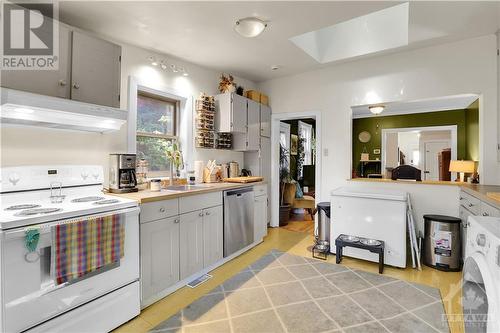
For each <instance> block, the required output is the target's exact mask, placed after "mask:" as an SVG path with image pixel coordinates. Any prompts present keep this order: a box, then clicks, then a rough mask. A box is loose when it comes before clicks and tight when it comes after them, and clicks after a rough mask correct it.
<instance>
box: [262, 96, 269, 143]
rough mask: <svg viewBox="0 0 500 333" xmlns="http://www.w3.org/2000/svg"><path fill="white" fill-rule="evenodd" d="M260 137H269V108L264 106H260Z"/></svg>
mask: <svg viewBox="0 0 500 333" xmlns="http://www.w3.org/2000/svg"><path fill="white" fill-rule="evenodd" d="M260 135H261V136H265V137H266V138H270V137H271V108H270V107H269V106H267V105H264V104H261V105H260Z"/></svg>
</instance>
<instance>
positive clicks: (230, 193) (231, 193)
mask: <svg viewBox="0 0 500 333" xmlns="http://www.w3.org/2000/svg"><path fill="white" fill-rule="evenodd" d="M248 192H253V187H252V186H249V187H243V188H239V189H236V190H229V191H224V197H230V196H238V197H241V196H242V195H243V194H245V193H248Z"/></svg>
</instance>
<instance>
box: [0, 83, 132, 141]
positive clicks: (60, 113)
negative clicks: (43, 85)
mask: <svg viewBox="0 0 500 333" xmlns="http://www.w3.org/2000/svg"><path fill="white" fill-rule="evenodd" d="M1 90H2V91H1V109H0V123H2V124H14V125H27V126H37V127H48V128H59V129H70V130H79V131H87V132H101V133H105V132H112V131H117V130H119V129H120V127H121V126H122V125H123V124H124V123H125V122H126V121H127V111H124V110H120V109H117V108H113V107H108V106H102V105H95V104H89V103H83V102H78V101H73V100H69V99H64V98H58V97H52V96H45V95H39V94H34V93H29V92H25V91H19V90H14V89H8V88H1Z"/></svg>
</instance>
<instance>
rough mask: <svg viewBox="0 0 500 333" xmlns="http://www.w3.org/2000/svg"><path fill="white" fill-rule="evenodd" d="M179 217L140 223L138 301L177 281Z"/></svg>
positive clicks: (146, 298)
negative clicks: (139, 289)
mask: <svg viewBox="0 0 500 333" xmlns="http://www.w3.org/2000/svg"><path fill="white" fill-rule="evenodd" d="M179 231H180V229H179V217H178V216H175V217H171V218H166V219H161V220H157V221H154V222H148V223H143V224H141V289H142V301H143V302H144V301H145V300H148V298H150V297H152V296H155V295H156V294H158V293H159V292H161V291H163V290H165V289H167V288H168V287H170V286H172V285H174V284H175V283H176V282H178V281H179Z"/></svg>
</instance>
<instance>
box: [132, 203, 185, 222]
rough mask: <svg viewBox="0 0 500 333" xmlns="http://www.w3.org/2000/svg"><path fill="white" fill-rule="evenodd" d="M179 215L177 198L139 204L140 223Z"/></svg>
mask: <svg viewBox="0 0 500 333" xmlns="http://www.w3.org/2000/svg"><path fill="white" fill-rule="evenodd" d="M175 215H179V199H171V200H163V201H155V202H148V203H144V204H141V214H140V217H141V218H140V220H141V223H144V222H149V221H155V220H159V219H163V218H166V217H171V216H175Z"/></svg>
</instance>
